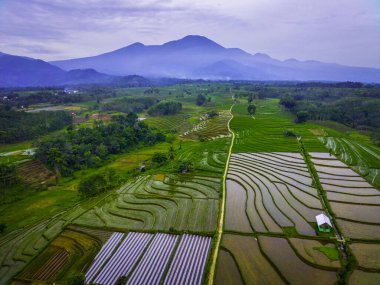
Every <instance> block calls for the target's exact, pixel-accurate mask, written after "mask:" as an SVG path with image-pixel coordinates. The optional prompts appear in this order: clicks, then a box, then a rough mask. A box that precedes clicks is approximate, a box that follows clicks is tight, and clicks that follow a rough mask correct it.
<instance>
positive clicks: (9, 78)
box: [0, 53, 151, 87]
mask: <svg viewBox="0 0 380 285" xmlns="http://www.w3.org/2000/svg"><path fill="white" fill-rule="evenodd" d="M75 84H114V85H118V86H149V85H151V83H150V81H149V80H147V79H146V78H143V77H141V76H137V75H131V76H111V75H107V74H103V73H99V72H97V71H96V70H94V69H92V68H88V69H73V70H70V71H65V70H63V69H61V68H59V67H57V66H54V65H52V64H50V63H47V62H45V61H42V60H39V59H33V58H28V57H21V56H15V55H9V54H4V53H0V87H32V86H62V85H75Z"/></svg>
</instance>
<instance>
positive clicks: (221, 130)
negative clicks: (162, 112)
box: [181, 111, 231, 140]
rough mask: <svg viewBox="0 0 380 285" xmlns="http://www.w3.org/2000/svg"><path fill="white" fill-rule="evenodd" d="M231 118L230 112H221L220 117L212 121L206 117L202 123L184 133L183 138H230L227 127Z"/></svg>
mask: <svg viewBox="0 0 380 285" xmlns="http://www.w3.org/2000/svg"><path fill="white" fill-rule="evenodd" d="M230 118H231V115H230V113H229V111H221V112H219V114H218V116H216V117H214V118H210V119H208V118H206V117H205V116H204V117H201V119H200V122H199V123H198V124H196V125H194V126H193V127H192V128H191V129H190V130H187V131H186V132H184V133H183V134H182V135H181V137H182V138H185V139H192V140H198V139H202V140H213V139H218V138H223V137H229V136H230V133H229V131H228V128H227V125H228V120H229V119H230Z"/></svg>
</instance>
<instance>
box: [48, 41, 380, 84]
mask: <svg viewBox="0 0 380 285" xmlns="http://www.w3.org/2000/svg"><path fill="white" fill-rule="evenodd" d="M51 63H52V64H54V65H56V66H58V67H60V68H62V69H65V70H71V69H78V68H80V69H83V68H94V69H96V70H97V71H99V72H104V73H107V74H113V75H127V74H139V75H142V76H150V77H177V78H204V79H251V80H327V81H347V80H350V81H363V82H380V69H374V68H361V67H347V66H342V65H338V64H329V63H322V62H317V61H305V62H301V61H297V60H287V61H279V60H276V59H273V58H271V57H269V56H268V55H265V54H255V55H251V54H249V53H247V52H245V51H243V50H241V49H237V48H224V47H222V46H221V45H219V44H217V43H215V42H213V41H211V40H209V39H208V38H206V37H202V36H186V37H184V38H183V39H180V40H176V41H171V42H168V43H165V44H163V45H151V46H146V45H143V44H141V43H135V44H132V45H129V46H127V47H124V48H121V49H118V50H115V51H112V52H108V53H104V54H101V55H97V56H93V57H86V58H78V59H70V60H63V61H53V62H51Z"/></svg>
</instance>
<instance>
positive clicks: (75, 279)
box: [67, 273, 86, 285]
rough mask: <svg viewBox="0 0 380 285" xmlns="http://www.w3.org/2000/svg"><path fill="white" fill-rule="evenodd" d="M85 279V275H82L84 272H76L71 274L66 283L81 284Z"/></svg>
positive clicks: (70, 284)
mask: <svg viewBox="0 0 380 285" xmlns="http://www.w3.org/2000/svg"><path fill="white" fill-rule="evenodd" d="M85 281H86V277H85V276H84V274H83V273H78V274H75V275H73V276H71V277H70V278H69V279H68V280H67V284H68V285H83V284H84V282H85Z"/></svg>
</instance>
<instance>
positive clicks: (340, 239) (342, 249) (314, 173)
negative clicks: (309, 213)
mask: <svg viewBox="0 0 380 285" xmlns="http://www.w3.org/2000/svg"><path fill="white" fill-rule="evenodd" d="M297 140H298V142H299V143H300V144H301V150H302V154H303V156H304V157H305V161H306V163H307V166H308V167H309V169H310V175H311V178H312V179H313V181H314V184H315V185H316V188H317V190H318V194H319V196H320V198H321V201H322V205H323V208H324V209H325V211H326V213H327V215H328V216H329V219H330V221H331V225H332V227H333V229H334V231H335V234H336V237H337V240H338V242H339V250H340V252H341V253H342V257H343V258H344V259H347V251H346V245H345V241H344V238H343V236H342V234H341V233H340V232H339V229H338V227H337V226H336V225H335V220H334V219H333V216H332V215H331V213H330V211H329V207H328V206H327V202H326V197H325V195H323V190H322V185H321V184H320V183H319V177H318V174H317V171H316V170H315V168H314V165H313V164H312V163H311V162H310V160H309V159H308V158H309V157H310V155H309V153H308V152H307V150H306V149H305V146H304V145H303V143H302V140H301V138H297Z"/></svg>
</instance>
